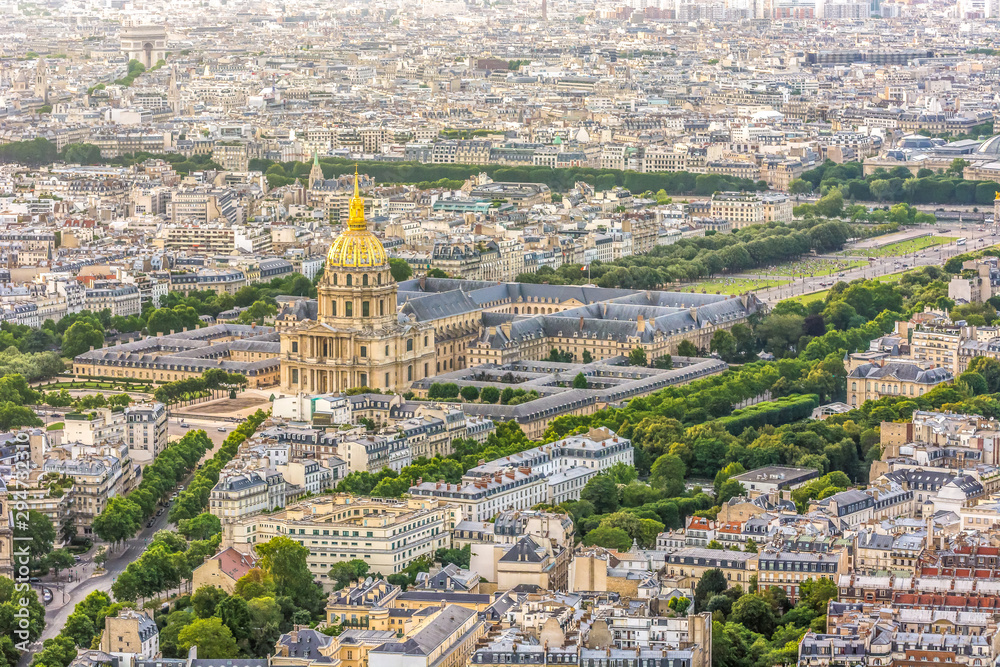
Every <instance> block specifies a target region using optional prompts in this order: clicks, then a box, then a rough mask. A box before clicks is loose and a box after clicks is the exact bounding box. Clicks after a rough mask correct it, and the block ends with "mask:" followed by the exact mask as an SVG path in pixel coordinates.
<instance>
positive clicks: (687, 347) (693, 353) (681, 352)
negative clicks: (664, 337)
mask: <svg viewBox="0 0 1000 667" xmlns="http://www.w3.org/2000/svg"><path fill="white" fill-rule="evenodd" d="M677 355H678V356H681V357H697V356H698V348H697V347H695V345H694V343H692V342H691V341H689V340H682V341H681V342H680V343H679V344H678V345H677Z"/></svg>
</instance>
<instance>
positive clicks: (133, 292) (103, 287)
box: [85, 281, 142, 317]
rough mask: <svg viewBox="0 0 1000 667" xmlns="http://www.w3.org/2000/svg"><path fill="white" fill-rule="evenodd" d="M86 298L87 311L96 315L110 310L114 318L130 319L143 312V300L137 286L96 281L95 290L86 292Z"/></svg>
mask: <svg viewBox="0 0 1000 667" xmlns="http://www.w3.org/2000/svg"><path fill="white" fill-rule="evenodd" d="M85 298H86V307H87V310H90V311H93V312H95V313H97V312H100V311H102V310H104V309H108V310H110V311H111V316H112V317H129V316H130V315H138V314H139V313H140V312H142V299H141V298H140V295H139V288H138V287H136V286H135V285H123V284H121V283H115V282H110V281H95V283H94V286H93V288H92V289H88V290H87V291H86V293H85Z"/></svg>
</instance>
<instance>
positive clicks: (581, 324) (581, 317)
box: [580, 315, 583, 331]
mask: <svg viewBox="0 0 1000 667" xmlns="http://www.w3.org/2000/svg"><path fill="white" fill-rule="evenodd" d="M580 331H583V316H582V315H581V316H580Z"/></svg>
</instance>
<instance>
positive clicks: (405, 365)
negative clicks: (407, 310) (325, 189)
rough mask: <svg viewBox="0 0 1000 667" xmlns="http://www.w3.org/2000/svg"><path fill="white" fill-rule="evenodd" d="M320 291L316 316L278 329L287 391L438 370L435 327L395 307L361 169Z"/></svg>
mask: <svg viewBox="0 0 1000 667" xmlns="http://www.w3.org/2000/svg"><path fill="white" fill-rule="evenodd" d="M318 164H319V163H318V159H317V160H316V162H314V166H313V168H314V169H316V168H317V167H318ZM309 180H310V185H312V180H313V179H312V177H311V175H310V179H309ZM317 295H318V298H317V300H318V304H317V311H316V321H315V322H313V321H306V322H303V323H302V324H301V325H300V326H299V327H297V328H295V329H291V330H286V331H283V332H282V333H281V389H282V391H286V392H290V393H300V392H301V393H310V394H324V393H328V392H340V391H345V390H346V389H350V388H352V387H371V388H372V389H379V390H382V391H387V390H388V391H394V392H403V391H405V390H406V389H407V388H408V387H409V386H410V384H412V383H413V382H415V381H416V380H420V379H422V378H425V377H427V376H428V375H432V374H433V373H434V372H436V370H435V369H434V368H432V367H433V366H434V359H435V357H436V354H435V348H434V328H433V326H431V325H429V324H424V323H420V322H416V321H413V320H410V319H407V318H403V317H401V316H400V315H399V314H398V312H397V310H396V281H395V280H393V277H392V272H391V271H390V270H389V258H388V255H387V254H386V252H385V248H384V247H383V246H382V242H381V241H379V239H378V237H377V236H375V234H373V233H372V232H371V231H370V230H369V229H368V223H367V221H366V220H365V202H364V199H362V198H361V194H360V192H359V188H358V175H357V173H355V175H354V196H353V197H352V198H351V203H350V215H349V217H348V222H347V229H346V230H344V231H343V232H341V234H340V235H339V236H338V237H337V238H336V239H334V241H333V243H332V244H331V245H330V250H329V251H328V252H327V255H326V267H325V268H324V270H323V277H322V278H320V282H319V285H318V287H317Z"/></svg>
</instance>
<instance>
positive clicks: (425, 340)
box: [424, 336, 427, 347]
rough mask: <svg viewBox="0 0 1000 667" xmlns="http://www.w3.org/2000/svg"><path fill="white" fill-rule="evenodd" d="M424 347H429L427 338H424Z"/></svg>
mask: <svg viewBox="0 0 1000 667" xmlns="http://www.w3.org/2000/svg"><path fill="white" fill-rule="evenodd" d="M424 347H427V336H424Z"/></svg>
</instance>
